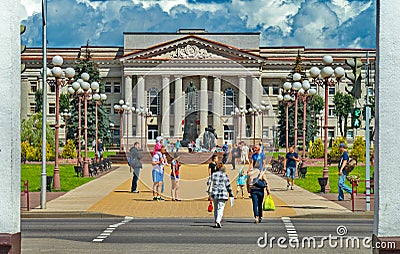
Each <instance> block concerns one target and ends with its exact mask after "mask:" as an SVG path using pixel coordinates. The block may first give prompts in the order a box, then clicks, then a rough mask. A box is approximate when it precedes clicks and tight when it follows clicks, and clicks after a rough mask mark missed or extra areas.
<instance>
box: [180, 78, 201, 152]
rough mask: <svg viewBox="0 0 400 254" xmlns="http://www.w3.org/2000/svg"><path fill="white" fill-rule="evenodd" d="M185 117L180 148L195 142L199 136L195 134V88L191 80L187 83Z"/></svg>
mask: <svg viewBox="0 0 400 254" xmlns="http://www.w3.org/2000/svg"><path fill="white" fill-rule="evenodd" d="M185 93H186V96H187V97H186V99H187V104H186V116H185V125H184V128H183V130H184V133H183V140H182V142H181V143H182V146H187V144H188V143H189V142H190V141H191V140H195V139H196V138H197V137H198V136H199V135H198V133H197V114H198V113H197V111H196V95H197V88H196V86H195V85H194V83H193V80H190V81H189V85H188V86H187V88H186V90H185Z"/></svg>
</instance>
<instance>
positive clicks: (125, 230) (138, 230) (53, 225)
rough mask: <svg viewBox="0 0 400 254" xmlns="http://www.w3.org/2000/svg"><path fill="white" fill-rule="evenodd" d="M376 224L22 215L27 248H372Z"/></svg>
mask: <svg viewBox="0 0 400 254" xmlns="http://www.w3.org/2000/svg"><path fill="white" fill-rule="evenodd" d="M372 224H373V221H372V220H336V219H334V220H330V219H324V220H320V219H295V218H281V219H273V220H271V219H270V220H265V221H263V222H262V223H261V224H258V225H256V224H254V223H252V220H251V219H225V220H224V221H223V227H222V228H221V229H217V228H214V227H213V223H212V219H134V218H128V217H126V218H107V219H105V218H103V219H99V218H80V219H23V220H22V223H21V232H22V252H23V253H248V252H250V253H294V252H295V253H371V249H368V248H365V247H364V246H363V239H364V238H365V237H371V235H372ZM338 227H339V228H338ZM329 235H331V242H330V243H329V242H328V239H327V240H325V241H324V246H323V248H318V245H321V238H322V237H329ZM350 236H351V237H357V239H358V241H359V243H360V248H357V247H356V246H355V245H353V244H352V242H351V241H348V244H347V245H348V246H349V247H348V248H346V243H347V239H349V237H350ZM273 237H275V238H273ZM279 237H282V239H283V240H281V241H282V242H281V243H278V240H277V239H278V238H279ZM335 237H337V238H335ZM265 239H267V242H265ZM290 239H291V240H290ZM312 240H315V241H312ZM290 241H292V246H290V244H289V242H290ZM303 241H304V244H303V243H302V242H303ZM296 242H299V246H296V244H295V243H296ZM341 242H342V246H343V248H340V244H341ZM314 243H315V246H316V247H314V246H313V244H314ZM309 244H310V245H309ZM303 245H304V247H303ZM367 245H368V242H367ZM285 247H286V248H285ZM354 247H355V248H354Z"/></svg>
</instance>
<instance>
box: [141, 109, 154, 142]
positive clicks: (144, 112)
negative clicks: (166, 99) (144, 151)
mask: <svg viewBox="0 0 400 254" xmlns="http://www.w3.org/2000/svg"><path fill="white" fill-rule="evenodd" d="M142 116H143V119H144V121H143V122H144V142H147V118H148V117H151V116H153V112H151V111H150V109H148V108H145V109H144V108H143V107H142Z"/></svg>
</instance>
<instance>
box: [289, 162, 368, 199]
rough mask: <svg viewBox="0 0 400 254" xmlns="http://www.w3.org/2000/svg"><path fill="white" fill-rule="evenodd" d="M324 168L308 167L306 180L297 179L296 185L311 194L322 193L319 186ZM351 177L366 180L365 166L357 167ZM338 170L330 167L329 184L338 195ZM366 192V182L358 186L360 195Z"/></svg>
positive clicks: (332, 191)
mask: <svg viewBox="0 0 400 254" xmlns="http://www.w3.org/2000/svg"><path fill="white" fill-rule="evenodd" d="M322 170H323V167H322V166H321V167H314V166H313V167H307V174H306V178H305V179H296V185H298V186H300V187H302V188H304V189H306V190H308V191H311V192H320V190H321V187H320V186H319V184H318V178H319V177H322ZM350 175H358V176H360V178H361V180H365V166H356V167H355V168H354V170H353V171H352V172H351V173H350ZM373 175H374V168H373V167H371V176H372V177H373ZM338 178H339V175H338V169H337V166H330V167H329V183H330V188H331V193H338V186H337V183H338ZM345 183H346V184H347V185H348V186H349V187H351V184H350V182H349V181H347V180H346V182H345ZM364 192H365V182H360V183H359V186H358V193H361V194H362V193H364Z"/></svg>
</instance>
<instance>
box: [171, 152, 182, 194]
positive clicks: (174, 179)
mask: <svg viewBox="0 0 400 254" xmlns="http://www.w3.org/2000/svg"><path fill="white" fill-rule="evenodd" d="M178 159H179V157H178V156H175V157H174V159H173V160H172V161H171V196H172V201H181V200H180V199H179V198H178V189H179V168H180V166H181V163H180V162H179V161H178Z"/></svg>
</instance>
